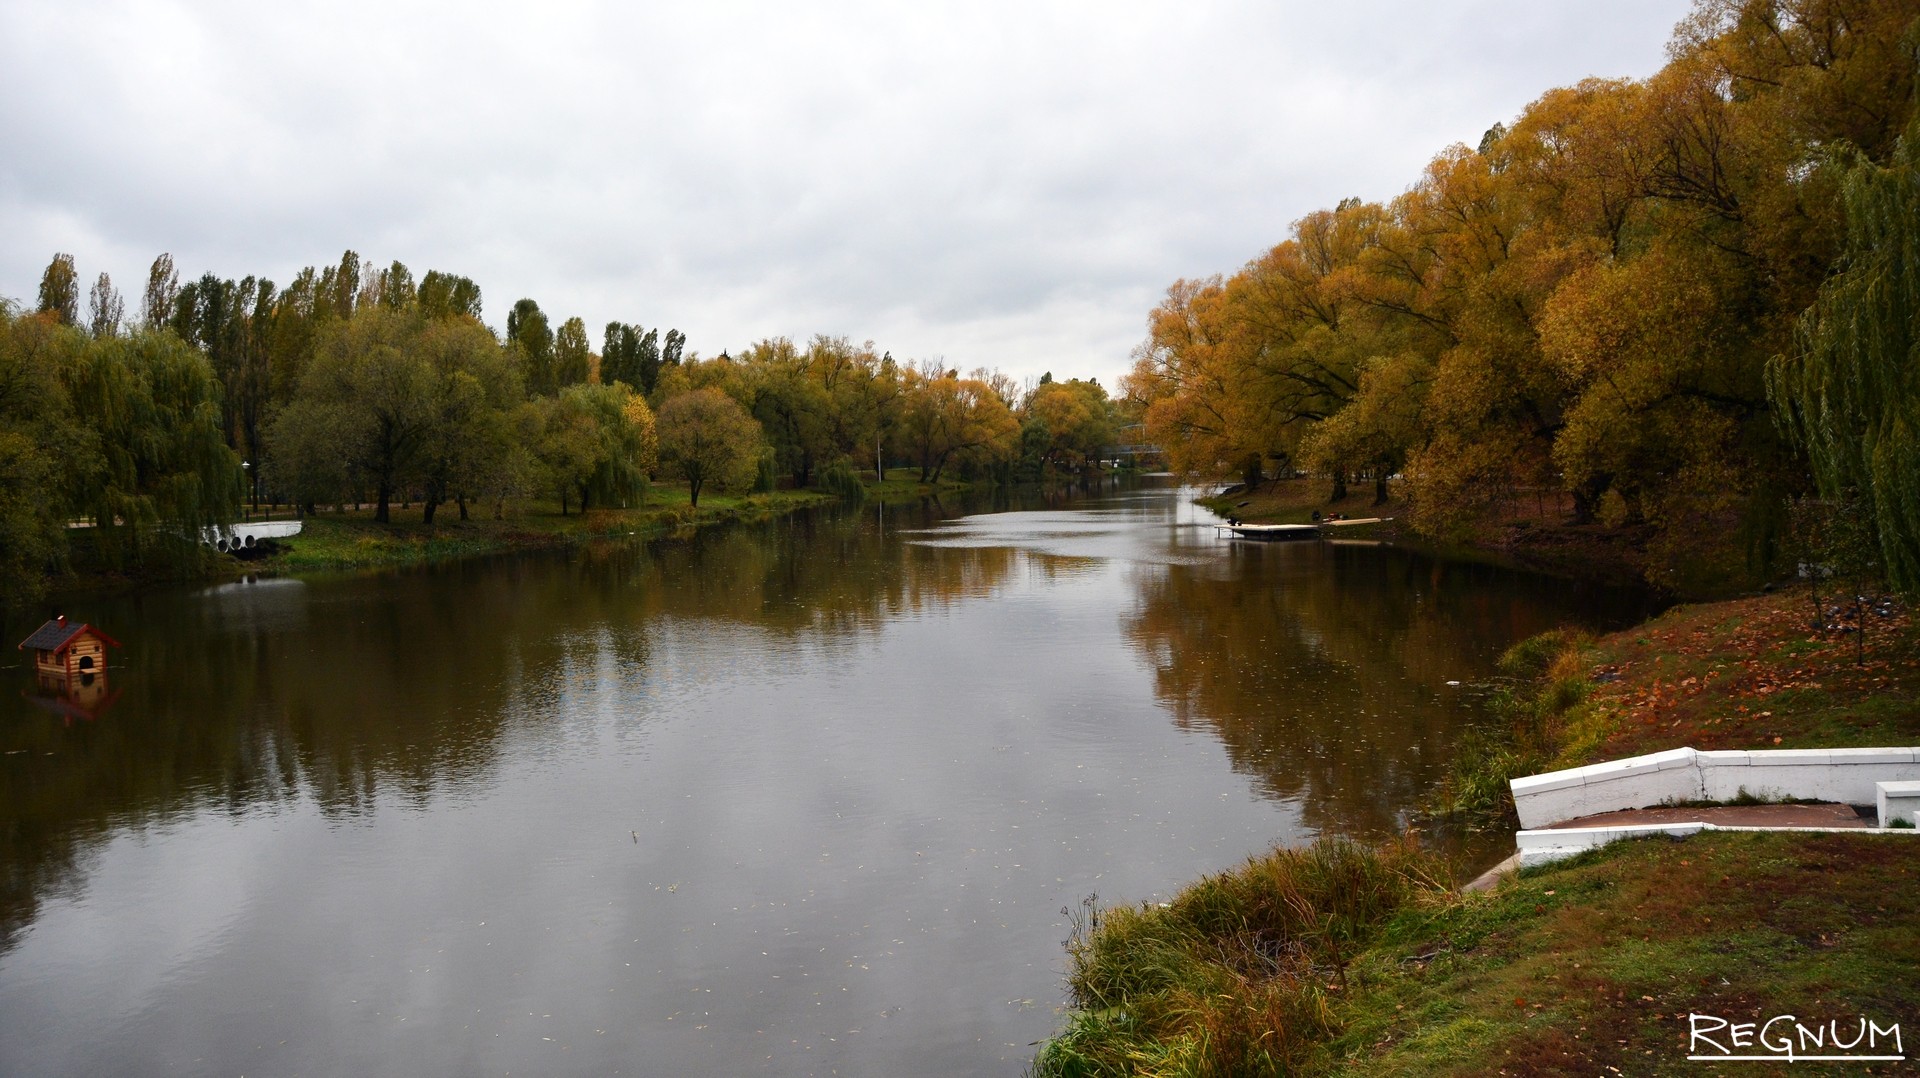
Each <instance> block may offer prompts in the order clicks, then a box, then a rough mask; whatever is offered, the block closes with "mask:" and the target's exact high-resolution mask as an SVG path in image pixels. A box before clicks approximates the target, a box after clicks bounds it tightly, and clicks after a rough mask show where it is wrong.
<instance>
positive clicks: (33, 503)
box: [0, 302, 99, 609]
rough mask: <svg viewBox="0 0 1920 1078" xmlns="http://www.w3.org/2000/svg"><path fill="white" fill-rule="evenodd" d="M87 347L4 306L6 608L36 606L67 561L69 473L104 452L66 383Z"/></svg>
mask: <svg viewBox="0 0 1920 1078" xmlns="http://www.w3.org/2000/svg"><path fill="white" fill-rule="evenodd" d="M84 347H85V343H84V342H83V341H82V340H81V339H80V337H79V335H78V334H77V333H75V332H73V331H71V330H68V329H65V328H63V327H60V326H57V325H56V324H55V323H54V322H53V320H52V319H50V318H47V317H45V316H21V315H20V314H19V313H18V312H17V311H15V310H14V309H13V308H12V307H11V306H10V305H9V304H6V303H4V302H0V608H16V609H17V608H19V607H22V606H25V605H26V604H28V603H30V602H32V601H33V600H35V599H37V598H38V597H39V596H40V595H41V594H42V593H44V592H45V590H46V580H47V575H48V572H49V571H50V570H52V569H55V568H57V567H59V566H60V565H62V564H63V563H64V562H65V560H66V555H67V527H66V523H67V515H68V512H69V509H70V505H69V500H68V497H67V491H68V490H69V489H70V485H71V484H70V479H69V476H70V471H71V469H72V468H73V466H74V465H75V464H79V465H81V466H82V467H85V466H87V465H88V464H90V463H91V462H92V461H94V460H95V459H96V457H97V454H98V452H99V447H98V444H97V441H96V439H95V438H94V437H93V435H92V432H90V431H87V430H86V429H84V428H82V427H81V426H80V425H79V424H78V423H77V422H76V421H75V420H74V418H73V414H72V410H71V409H70V408H69V407H68V406H67V397H66V393H65V391H64V390H63V388H62V387H61V383H60V379H59V372H60V371H61V369H62V368H63V367H65V366H66V365H67V364H68V363H70V362H72V361H73V359H72V357H73V356H74V355H76V354H77V353H78V352H80V351H81V350H82V349H83V348H84Z"/></svg>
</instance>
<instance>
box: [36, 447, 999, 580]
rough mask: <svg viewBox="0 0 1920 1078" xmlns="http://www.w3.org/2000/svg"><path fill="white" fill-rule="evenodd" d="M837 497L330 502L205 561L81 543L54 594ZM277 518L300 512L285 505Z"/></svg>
mask: <svg viewBox="0 0 1920 1078" xmlns="http://www.w3.org/2000/svg"><path fill="white" fill-rule="evenodd" d="M903 474H904V470H903ZM973 486H974V485H973V484H969V483H964V482H960V481H957V480H943V481H942V482H940V483H938V484H928V483H921V482H918V481H917V480H913V479H902V478H890V479H888V480H887V481H885V482H883V483H867V484H866V492H867V498H868V499H870V500H874V501H881V502H886V503H888V504H902V503H909V502H917V501H919V500H921V499H924V498H938V497H940V496H941V495H949V496H960V495H964V494H966V493H968V492H969V491H971V490H972V489H973ZM839 501H841V499H840V498H839V496H837V495H835V494H831V493H828V492H825V491H819V490H776V491H772V492H768V493H761V494H722V493H714V492H711V491H709V492H707V493H705V494H704V496H703V497H702V498H701V501H700V505H699V506H697V507H696V506H694V505H692V504H691V501H690V499H689V496H688V493H687V490H686V488H685V487H684V486H677V485H671V484H664V485H656V486H654V487H653V488H652V489H651V490H650V491H649V493H648V495H647V498H646V502H645V504H644V505H641V506H636V507H632V508H603V507H595V508H592V509H588V510H586V511H584V512H583V511H580V510H577V509H576V510H573V511H571V512H568V513H564V514H563V513H562V512H561V511H560V503H559V502H558V501H557V500H554V499H539V498H531V499H516V500H513V501H510V502H508V503H506V505H505V506H504V507H503V511H502V512H501V514H500V515H499V517H498V518H497V519H496V518H495V516H494V513H493V508H492V506H490V505H476V506H473V507H471V508H470V514H471V519H468V520H461V519H460V517H459V511H458V508H457V507H456V506H454V505H450V504H449V505H443V506H441V507H440V509H439V511H438V512H437V513H436V514H435V519H434V522H433V523H432V524H427V523H426V522H425V520H424V519H423V517H424V514H423V512H422V510H421V509H420V507H418V506H405V505H396V506H394V507H393V508H392V509H391V511H390V514H389V515H390V516H391V517H392V520H391V521H390V522H388V523H384V524H383V523H380V522H378V521H375V520H374V519H373V510H372V508H371V507H365V506H363V507H353V508H348V509H344V510H341V509H326V510H323V511H321V512H319V513H316V514H314V515H312V516H310V517H308V518H307V519H306V520H305V521H304V526H303V527H302V528H301V531H300V534H299V535H298V536H296V537H294V538H292V539H288V540H283V541H281V542H279V543H277V544H276V545H275V549H274V550H273V551H272V552H271V553H267V554H264V555H259V556H254V557H250V558H247V559H245V560H242V559H239V558H234V557H228V556H225V555H218V556H216V555H212V554H211V552H209V555H208V557H207V559H206V562H205V564H204V565H201V566H198V567H195V566H186V567H181V566H166V567H158V566H150V567H146V568H137V569H110V568H107V567H106V566H105V565H103V564H102V563H101V560H100V559H99V558H97V557H95V556H93V554H92V551H91V549H90V548H89V547H88V546H86V545H85V544H84V543H76V546H75V549H74V551H73V556H72V559H71V560H72V571H71V572H69V573H68V574H67V575H66V576H64V577H61V578H59V579H57V580H55V581H53V582H52V584H51V586H50V592H49V594H50V598H51V599H53V600H58V599H61V598H68V597H73V596H84V595H88V594H98V593H106V592H116V591H124V590H127V589H131V588H139V587H145V586H148V585H152V584H160V583H168V582H179V581H189V580H225V579H233V578H237V577H241V576H249V575H259V574H265V575H281V574H298V573H309V572H328V571H336V570H358V569H378V568H384V567H397V566H406V565H420V564H426V563H430V562H437V561H445V560H450V559H455V558H465V557H473V556H478V555H487V554H500V553H505V552H508V551H514V550H541V549H551V548H554V547H563V546H570V545H573V544H576V543H583V542H592V541H601V540H616V539H627V538H636V537H656V536H661V535H667V534H672V533H674V532H678V531H683V530H686V529H689V528H699V527H706V526H710V525H713V524H719V523H725V522H728V521H735V520H747V521H754V520H766V519H769V518H772V517H777V516H783V515H785V514H788V513H793V512H796V511H799V510H802V509H809V508H815V507H818V506H823V505H831V504H835V503H837V502H839ZM252 519H256V520H258V519H265V517H264V516H255V517H253V518H252ZM272 519H275V520H281V519H294V518H293V516H292V514H291V512H290V511H289V510H287V509H286V508H284V507H282V508H281V509H280V510H279V511H278V512H277V513H275V514H273V515H272Z"/></svg>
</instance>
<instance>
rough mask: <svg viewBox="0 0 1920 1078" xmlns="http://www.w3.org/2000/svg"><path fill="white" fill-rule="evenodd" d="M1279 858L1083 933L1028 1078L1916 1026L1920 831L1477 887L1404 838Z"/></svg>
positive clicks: (1639, 1067) (1611, 860) (1453, 1057)
mask: <svg viewBox="0 0 1920 1078" xmlns="http://www.w3.org/2000/svg"><path fill="white" fill-rule="evenodd" d="M1276 858H1277V859H1276ZM1276 858H1268V859H1261V860H1257V861H1255V862H1251V863H1250V865H1249V867H1248V868H1247V869H1245V870H1242V871H1241V872H1238V873H1232V874H1228V876H1225V877H1217V878H1214V879H1210V880H1206V881H1202V882H1201V883H1200V884H1196V885H1195V887H1194V888H1192V889H1190V890H1189V891H1188V892H1185V893H1183V894H1182V895H1181V896H1180V897H1178V898H1176V899H1175V901H1174V902H1172V903H1170V904H1169V907H1168V908H1166V909H1160V908H1158V907H1155V908H1151V909H1147V908H1140V909H1125V910H1114V911H1109V912H1107V913H1106V914H1105V915H1104V917H1103V918H1102V919H1101V920H1100V921H1099V923H1098V924H1097V925H1094V926H1091V927H1090V928H1089V929H1088V930H1087V931H1085V932H1082V933H1077V934H1076V939H1075V940H1074V941H1072V942H1073V947H1072V948H1071V950H1072V963H1073V973H1072V979H1071V982H1070V983H1071V987H1072V992H1073V1001H1074V1003H1075V1005H1076V1010H1075V1011H1074V1012H1073V1013H1072V1014H1071V1015H1069V1017H1068V1019H1067V1022H1066V1026H1065V1028H1064V1029H1063V1031H1062V1033H1061V1034H1060V1035H1059V1036H1058V1037H1056V1038H1055V1039H1054V1040H1052V1041H1050V1042H1048V1043H1047V1045H1046V1046H1045V1047H1044V1048H1043V1049H1042V1051H1041V1053H1040V1055H1039V1057H1038V1058H1037V1059H1036V1061H1035V1064H1034V1072H1035V1073H1036V1074H1037V1075H1042V1076H1053V1075H1229V1074H1303V1075H1356V1076H1357V1075H1422V1076H1424V1075H1481V1074H1497V1073H1506V1074H1607V1073H1627V1074H1652V1073H1660V1074H1664V1073H1680V1072H1683V1071H1685V1070H1686V1069H1688V1068H1691V1067H1694V1066H1697V1065H1696V1064H1690V1063H1688V1062H1686V1060H1685V1056H1686V1055H1687V1019H1686V1016H1687V1015H1688V1014H1689V1013H1696V1012H1697V1013H1701V1014H1713V1015H1721V1016H1726V1017H1728V1018H1730V1019H1733V1020H1736V1021H1754V1020H1756V1019H1758V1020H1762V1021H1764V1020H1765V1018H1766V1017H1768V1016H1771V1015H1775V1014H1788V1013H1791V1014H1796V1015H1800V1016H1802V1017H1804V1018H1810V1019H1814V1020H1815V1021H1824V1020H1827V1019H1836V1018H1837V1019H1841V1020H1851V1019H1853V1018H1855V1017H1857V1016H1861V1015H1867V1016H1871V1017H1874V1018H1876V1019H1877V1020H1878V1021H1880V1022H1881V1023H1883V1024H1884V1023H1886V1022H1892V1021H1898V1022H1901V1023H1902V1025H1903V1029H1905V1030H1912V1029H1916V1028H1920V1010H1917V1009H1916V1008H1920V931H1916V930H1915V928H1914V927H1913V926H1914V925H1916V924H1920V887H1916V886H1915V885H1916V883H1920V838H1910V837H1904V836H1898V835H1892V836H1889V835H1869V834H1861V835H1832V834H1812V835H1808V834H1787V833H1777V832H1776V833H1766V834H1748V833H1725V832H1722V833H1716V834H1704V835H1697V836H1694V837H1693V838H1691V839H1688V840H1686V841H1684V842H1673V841H1666V840H1657V841H1641V842H1623V843H1616V844H1614V845H1612V846H1608V847H1605V848H1603V849H1600V850H1596V851H1593V852H1590V853H1588V854H1585V855H1583V856H1581V857H1579V858H1576V859H1574V860H1571V861H1568V862H1563V863H1561V864H1559V865H1555V866H1550V867H1548V868H1545V869H1540V870H1532V871H1529V872H1526V873H1524V874H1523V875H1522V876H1521V877H1520V878H1519V879H1517V880H1513V881H1510V882H1509V883H1507V884H1506V885H1504V886H1503V887H1501V888H1500V889H1498V890H1496V891H1494V892H1492V893H1483V894H1458V893H1455V892H1452V891H1448V890H1446V889H1445V888H1442V887H1440V886H1438V885H1437V884H1435V883H1434V882H1433V872H1434V868H1433V864H1432V862H1431V861H1427V860H1424V859H1422V858H1421V856H1420V855H1417V854H1414V853H1412V852H1411V851H1406V850H1405V849H1404V848H1402V847H1398V846H1390V847H1383V848H1375V849H1373V850H1371V851H1369V852H1366V853H1361V854H1356V853H1353V852H1349V851H1348V850H1347V849H1345V848H1343V846H1342V845H1340V844H1338V843H1337V842H1336V843H1334V844H1331V845H1330V844H1328V843H1321V844H1317V845H1316V846H1315V847H1311V848H1309V849H1308V850H1305V851H1282V852H1281V853H1280V854H1278V855H1276ZM1263 910H1264V911H1270V912H1268V913H1267V914H1265V915H1262V914H1260V913H1258V912H1257V911H1263ZM1275 910H1279V911H1284V912H1281V913H1279V914H1278V915H1277V916H1276V915H1274V914H1273V913H1272V912H1271V911H1275ZM1267 918H1271V920H1269V919H1267ZM1276 940H1278V941H1286V942H1287V943H1288V946H1282V947H1278V948H1276V947H1274V946H1273V945H1272V944H1273V943H1274V941H1276ZM1743 1066H1744V1067H1746V1068H1747V1069H1745V1070H1743V1071H1742V1072H1741V1073H1743V1074H1761V1075H1764V1074H1794V1075H1799V1074H1837V1073H1861V1070H1860V1068H1859V1067H1858V1066H1854V1067H1852V1068H1851V1069H1848V1067H1847V1066H1846V1065H1832V1064H1828V1065H1821V1064H1810V1063H1804V1062H1803V1063H1797V1064H1794V1065H1793V1067H1792V1068H1791V1069H1790V1070H1789V1069H1786V1068H1785V1067H1784V1066H1782V1067H1775V1066H1773V1065H1771V1064H1765V1063H1762V1064H1743ZM1823 1067H1824V1069H1823Z"/></svg>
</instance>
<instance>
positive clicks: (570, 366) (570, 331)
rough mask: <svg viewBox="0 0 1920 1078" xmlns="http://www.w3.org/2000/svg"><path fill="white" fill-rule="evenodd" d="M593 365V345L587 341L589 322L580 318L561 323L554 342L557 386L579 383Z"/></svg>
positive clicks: (554, 378)
mask: <svg viewBox="0 0 1920 1078" xmlns="http://www.w3.org/2000/svg"><path fill="white" fill-rule="evenodd" d="M592 366H593V346H592V345H590V344H588V343H587V324H586V323H585V322H584V321H582V320H580V319H579V318H569V319H567V320H566V321H565V322H562V323H560V332H559V333H558V334H557V335H555V337H554V342H553V381H554V385H555V387H556V388H562V387H565V386H573V385H579V384H580V383H582V382H585V381H586V380H587V375H588V374H589V373H590V370H591V368H592Z"/></svg>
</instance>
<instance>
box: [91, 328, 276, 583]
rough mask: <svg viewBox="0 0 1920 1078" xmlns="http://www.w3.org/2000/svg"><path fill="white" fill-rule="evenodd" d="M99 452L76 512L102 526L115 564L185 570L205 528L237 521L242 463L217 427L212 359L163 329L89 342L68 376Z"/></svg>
mask: <svg viewBox="0 0 1920 1078" xmlns="http://www.w3.org/2000/svg"><path fill="white" fill-rule="evenodd" d="M61 381H62V383H63V386H64V389H65V391H66V395H67V398H68V399H69V400H70V401H71V402H72V407H73V410H74V413H75V415H76V416H77V417H78V418H79V421H80V422H81V423H82V424H83V425H84V426H86V427H87V428H88V430H90V431H91V432H92V433H93V436H94V437H93V438H92V439H91V441H92V444H93V446H95V447H97V456H95V457H94V458H93V459H91V460H89V461H87V462H86V464H85V466H83V467H79V468H76V469H75V475H74V477H73V479H72V483H73V486H72V489H71V491H70V496H71V497H72V499H73V507H74V509H75V510H77V511H78V512H79V513H80V514H81V515H83V516H91V517H92V518H93V519H94V521H95V523H96V524H97V525H98V526H99V527H98V540H99V543H100V549H101V553H102V554H103V555H104V556H106V558H107V559H108V560H109V561H110V562H114V563H116V564H127V563H129V562H135V561H146V562H160V563H163V564H172V565H175V566H184V565H187V564H190V563H191V562H193V561H194V560H196V559H197V558H198V557H199V556H200V553H201V548H200V547H199V546H198V544H197V543H196V542H195V541H194V538H195V537H196V536H197V535H198V534H199V532H200V531H201V530H202V529H205V528H209V527H213V526H215V525H225V524H231V523H232V522H233V519H234V517H235V516H236V515H237V514H238V512H239V509H240V495H241V491H242V488H243V481H242V478H241V468H240V459H239V457H238V456H236V455H235V454H234V452H233V451H232V450H231V449H229V448H227V444H226V439H225V438H224V437H223V436H222V434H221V429H220V382H219V380H218V379H217V378H215V377H214V373H213V368H212V366H211V365H210V364H208V362H207V357H206V356H204V355H202V354H201V353H200V352H199V351H197V350H196V349H194V348H193V347H192V346H191V345H189V344H187V343H186V342H185V341H182V340H181V339H180V338H179V337H178V336H175V335H174V334H172V333H170V332H167V331H165V330H142V331H140V332H137V333H135V334H133V335H132V336H128V337H110V338H107V339H104V340H97V341H91V342H86V343H85V344H84V346H83V347H81V348H79V349H76V350H75V352H74V354H73V355H72V356H71V358H70V359H69V360H68V361H67V362H66V363H65V364H64V366H63V368H62V370H61Z"/></svg>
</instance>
